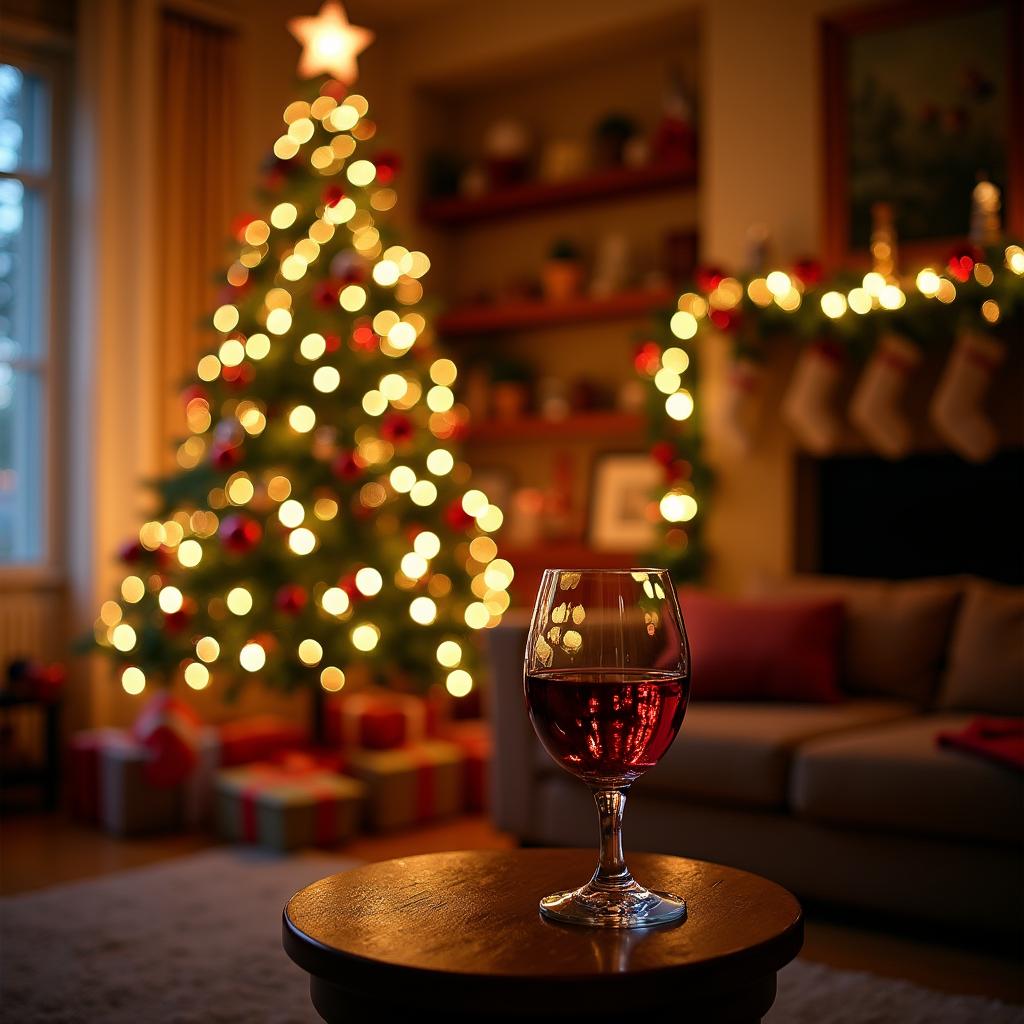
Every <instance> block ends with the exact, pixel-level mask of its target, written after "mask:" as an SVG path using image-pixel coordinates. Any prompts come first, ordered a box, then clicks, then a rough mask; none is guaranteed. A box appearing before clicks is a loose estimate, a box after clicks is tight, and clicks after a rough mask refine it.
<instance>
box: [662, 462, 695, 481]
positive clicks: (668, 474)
mask: <svg viewBox="0 0 1024 1024" xmlns="http://www.w3.org/2000/svg"><path fill="white" fill-rule="evenodd" d="M692 475H693V466H692V465H691V464H690V463H689V462H687V461H686V459H676V460H675V461H674V462H670V463H669V464H668V465H667V466H666V467H665V478H666V479H667V480H668V482H669V483H670V484H675V483H679V482H680V481H681V480H689V479H690V477H691V476H692Z"/></svg>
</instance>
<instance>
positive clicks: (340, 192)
mask: <svg viewBox="0 0 1024 1024" xmlns="http://www.w3.org/2000/svg"><path fill="white" fill-rule="evenodd" d="M321 198H322V199H323V201H324V206H337V205H338V203H340V202H341V201H342V199H344V198H345V190H344V189H343V188H341V186H340V185H328V186H327V188H325V189H324V191H323V195H322V196H321Z"/></svg>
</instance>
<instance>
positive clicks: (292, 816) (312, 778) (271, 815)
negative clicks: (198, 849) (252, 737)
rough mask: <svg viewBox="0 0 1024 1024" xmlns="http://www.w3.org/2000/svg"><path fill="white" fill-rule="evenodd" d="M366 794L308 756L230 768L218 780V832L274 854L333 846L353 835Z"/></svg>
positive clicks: (354, 781)
mask: <svg viewBox="0 0 1024 1024" xmlns="http://www.w3.org/2000/svg"><path fill="white" fill-rule="evenodd" d="M364 794H365V788H364V786H363V785H362V783H360V782H357V781H356V780H355V779H350V778H347V777H346V776H344V775H337V774H335V773H334V772H329V771H325V770H324V769H322V768H321V767H319V766H318V765H317V764H316V763H315V761H314V760H313V759H312V758H308V759H307V758H298V759H296V758H292V759H290V760H289V759H285V761H284V762H283V763H279V764H272V763H260V764H253V765H247V766H246V767H244V768H229V769H226V770H222V771H221V772H220V773H219V775H218V778H217V812H218V821H219V825H220V833H221V835H222V836H223V837H224V838H225V839H229V840H231V841H233V842H245V843H259V844H260V845H262V846H269V847H271V848H273V849H275V850H293V849H296V848H297V847H300V846H336V845H337V844H338V843H340V842H342V841H343V840H345V839H348V838H350V837H351V836H353V835H355V833H356V831H357V828H358V825H359V820H360V816H361V812H362V804H363V798H364Z"/></svg>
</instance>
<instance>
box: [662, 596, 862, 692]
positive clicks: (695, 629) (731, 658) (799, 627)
mask: <svg viewBox="0 0 1024 1024" xmlns="http://www.w3.org/2000/svg"><path fill="white" fill-rule="evenodd" d="M679 604H680V607H681V608H682V611H683V621H684V623H685V624H686V635H687V637H688V638H689V641H690V656H691V661H692V670H693V671H692V684H693V694H694V696H695V697H696V698H697V699H698V700H769V701H771V700H777V701H795V702H803V703H812V704H828V703H834V702H836V701H840V700H842V699H843V695H842V693H841V692H840V690H839V654H840V643H841V640H842V631H843V604H842V602H841V601H836V600H828V599H811V600H806V599H805V600H788V601H736V600H733V599H731V598H725V597H716V596H714V595H712V594H707V593H704V592H702V591H699V590H692V589H688V588H684V589H682V590H680V592H679Z"/></svg>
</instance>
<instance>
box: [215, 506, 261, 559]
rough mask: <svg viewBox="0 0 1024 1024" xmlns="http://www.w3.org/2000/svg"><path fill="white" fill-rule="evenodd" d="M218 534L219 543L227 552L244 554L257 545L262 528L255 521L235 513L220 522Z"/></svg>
mask: <svg viewBox="0 0 1024 1024" xmlns="http://www.w3.org/2000/svg"><path fill="white" fill-rule="evenodd" d="M219 533H220V540H221V543H222V544H223V545H224V547H226V548H227V549H228V551H234V552H236V553H237V554H244V553H245V552H247V551H251V550H252V549H253V548H254V547H255V546H256V545H257V544H259V542H260V538H261V537H262V536H263V527H262V526H260V524H259V523H258V522H256V520H255V519H250V518H249V517H248V516H244V515H242V514H241V513H239V512H236V513H235V514H234V515H230V516H225V517H224V519H222V520H221V523H220V531H219Z"/></svg>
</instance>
